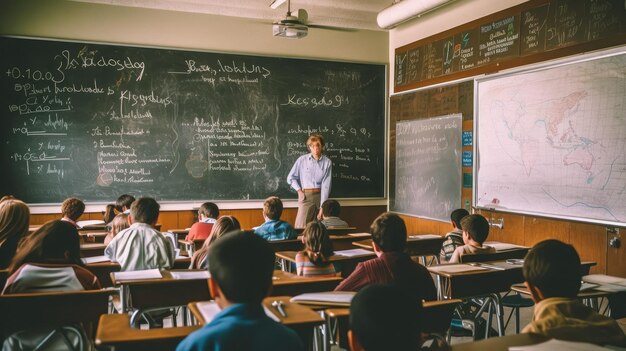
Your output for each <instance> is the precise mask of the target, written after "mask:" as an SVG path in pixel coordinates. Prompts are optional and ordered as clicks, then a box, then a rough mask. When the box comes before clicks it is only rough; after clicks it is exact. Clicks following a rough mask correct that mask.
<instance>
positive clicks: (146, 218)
mask: <svg viewBox="0 0 626 351" xmlns="http://www.w3.org/2000/svg"><path fill="white" fill-rule="evenodd" d="M160 208H161V206H160V205H159V203H158V202H156V200H155V199H153V198H151V197H140V198H139V199H137V200H135V201H134V202H133V204H132V205H131V206H130V218H131V222H132V223H146V224H150V225H153V224H155V223H156V221H157V219H158V218H159V209H160Z"/></svg>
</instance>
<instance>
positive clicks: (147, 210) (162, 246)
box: [104, 197, 175, 271]
mask: <svg viewBox="0 0 626 351" xmlns="http://www.w3.org/2000/svg"><path fill="white" fill-rule="evenodd" d="M159 208H160V206H159V204H158V203H157V202H156V200H154V199H153V198H149V197H142V198H139V199H137V200H136V201H135V202H133V204H132V205H131V207H130V216H129V217H128V218H129V223H130V227H128V228H127V229H124V230H122V231H121V232H119V233H118V234H117V235H116V236H115V238H113V240H111V242H110V243H109V245H108V246H107V247H106V248H105V249H104V255H105V256H106V257H108V258H109V259H110V260H111V261H113V262H118V263H119V264H120V266H121V270H122V271H136V270H142V269H154V268H157V269H169V268H172V267H173V266H174V255H175V251H174V246H173V244H172V242H171V241H170V240H169V239H167V238H166V237H165V236H164V235H163V234H161V232H159V231H158V230H156V229H154V228H153V226H154V224H155V223H156V222H157V218H158V217H159Z"/></svg>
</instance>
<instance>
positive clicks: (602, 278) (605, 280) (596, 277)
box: [583, 274, 626, 285]
mask: <svg viewBox="0 0 626 351" xmlns="http://www.w3.org/2000/svg"><path fill="white" fill-rule="evenodd" d="M583 281H584V282H586V283H593V284H600V285H605V284H617V285H626V279H624V278H620V277H613V276H610V275H606V274H589V275H586V276H584V277H583Z"/></svg>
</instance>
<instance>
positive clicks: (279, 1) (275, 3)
mask: <svg viewBox="0 0 626 351" xmlns="http://www.w3.org/2000/svg"><path fill="white" fill-rule="evenodd" d="M285 1H287V0H273V1H272V3H271V4H270V7H271V8H272V9H274V10H276V9H277V8H278V6H280V5H282V4H284V3H285Z"/></svg>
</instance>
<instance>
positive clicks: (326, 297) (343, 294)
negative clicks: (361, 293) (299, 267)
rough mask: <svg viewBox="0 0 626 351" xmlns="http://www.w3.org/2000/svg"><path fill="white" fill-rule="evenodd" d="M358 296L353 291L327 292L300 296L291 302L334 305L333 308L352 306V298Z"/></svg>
mask: <svg viewBox="0 0 626 351" xmlns="http://www.w3.org/2000/svg"><path fill="white" fill-rule="evenodd" d="M354 295H356V293H355V292H351V291H327V292H319V293H307V294H300V295H297V296H294V297H292V298H291V300H290V301H291V302H297V303H304V304H306V303H308V304H314V305H317V304H320V305H325V304H328V305H333V306H350V302H351V301H352V298H353V297H354Z"/></svg>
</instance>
